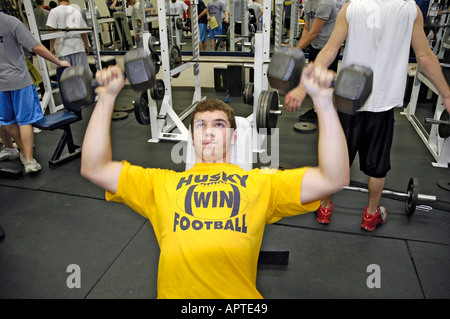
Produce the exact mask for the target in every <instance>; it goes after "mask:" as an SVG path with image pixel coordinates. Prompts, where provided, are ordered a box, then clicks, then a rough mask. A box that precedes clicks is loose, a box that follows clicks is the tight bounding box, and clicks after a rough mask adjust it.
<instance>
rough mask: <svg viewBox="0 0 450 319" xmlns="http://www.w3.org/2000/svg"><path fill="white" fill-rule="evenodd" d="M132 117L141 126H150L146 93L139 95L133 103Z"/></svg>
mask: <svg viewBox="0 0 450 319" xmlns="http://www.w3.org/2000/svg"><path fill="white" fill-rule="evenodd" d="M133 105H134V116H135V117H136V121H137V122H138V123H139V124H142V125H148V124H150V110H149V109H148V95H147V91H144V92H142V93H139V94H138V96H137V97H136V99H135V100H134V101H133Z"/></svg>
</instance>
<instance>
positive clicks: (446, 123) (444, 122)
mask: <svg viewBox="0 0 450 319" xmlns="http://www.w3.org/2000/svg"><path fill="white" fill-rule="evenodd" d="M425 123H431V124H444V125H448V124H449V121H443V120H436V119H432V118H426V119H425Z"/></svg>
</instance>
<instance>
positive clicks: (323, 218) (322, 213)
mask: <svg viewBox="0 0 450 319" xmlns="http://www.w3.org/2000/svg"><path fill="white" fill-rule="evenodd" d="M333 207H334V203H333V202H331V206H330V207H328V208H325V207H322V202H321V203H320V207H319V209H318V210H317V221H318V222H319V223H321V224H329V223H330V218H331V213H332V212H333Z"/></svg>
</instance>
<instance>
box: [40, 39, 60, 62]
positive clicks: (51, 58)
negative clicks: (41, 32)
mask: <svg viewBox="0 0 450 319" xmlns="http://www.w3.org/2000/svg"><path fill="white" fill-rule="evenodd" d="M33 52H34V53H36V54H37V55H39V56H41V57H43V58H44V59H46V60H48V61H50V62H53V63H55V64H56V65H58V66H60V63H61V61H60V60H59V59H58V58H57V57H56V56H54V55H53V54H52V53H51V52H50V51H49V50H47V48H46V47H45V46H43V45H42V44H41V43H39V44H38V45H36V46H35V47H34V48H33Z"/></svg>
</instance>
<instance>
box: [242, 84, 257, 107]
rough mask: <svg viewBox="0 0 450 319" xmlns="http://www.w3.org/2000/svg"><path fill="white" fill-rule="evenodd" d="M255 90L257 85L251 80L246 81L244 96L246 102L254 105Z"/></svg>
mask: <svg viewBox="0 0 450 319" xmlns="http://www.w3.org/2000/svg"><path fill="white" fill-rule="evenodd" d="M254 91H255V85H254V84H253V83H251V82H249V83H246V84H245V86H244V92H243V93H242V97H243V98H244V103H245V104H248V105H253V93H254Z"/></svg>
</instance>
